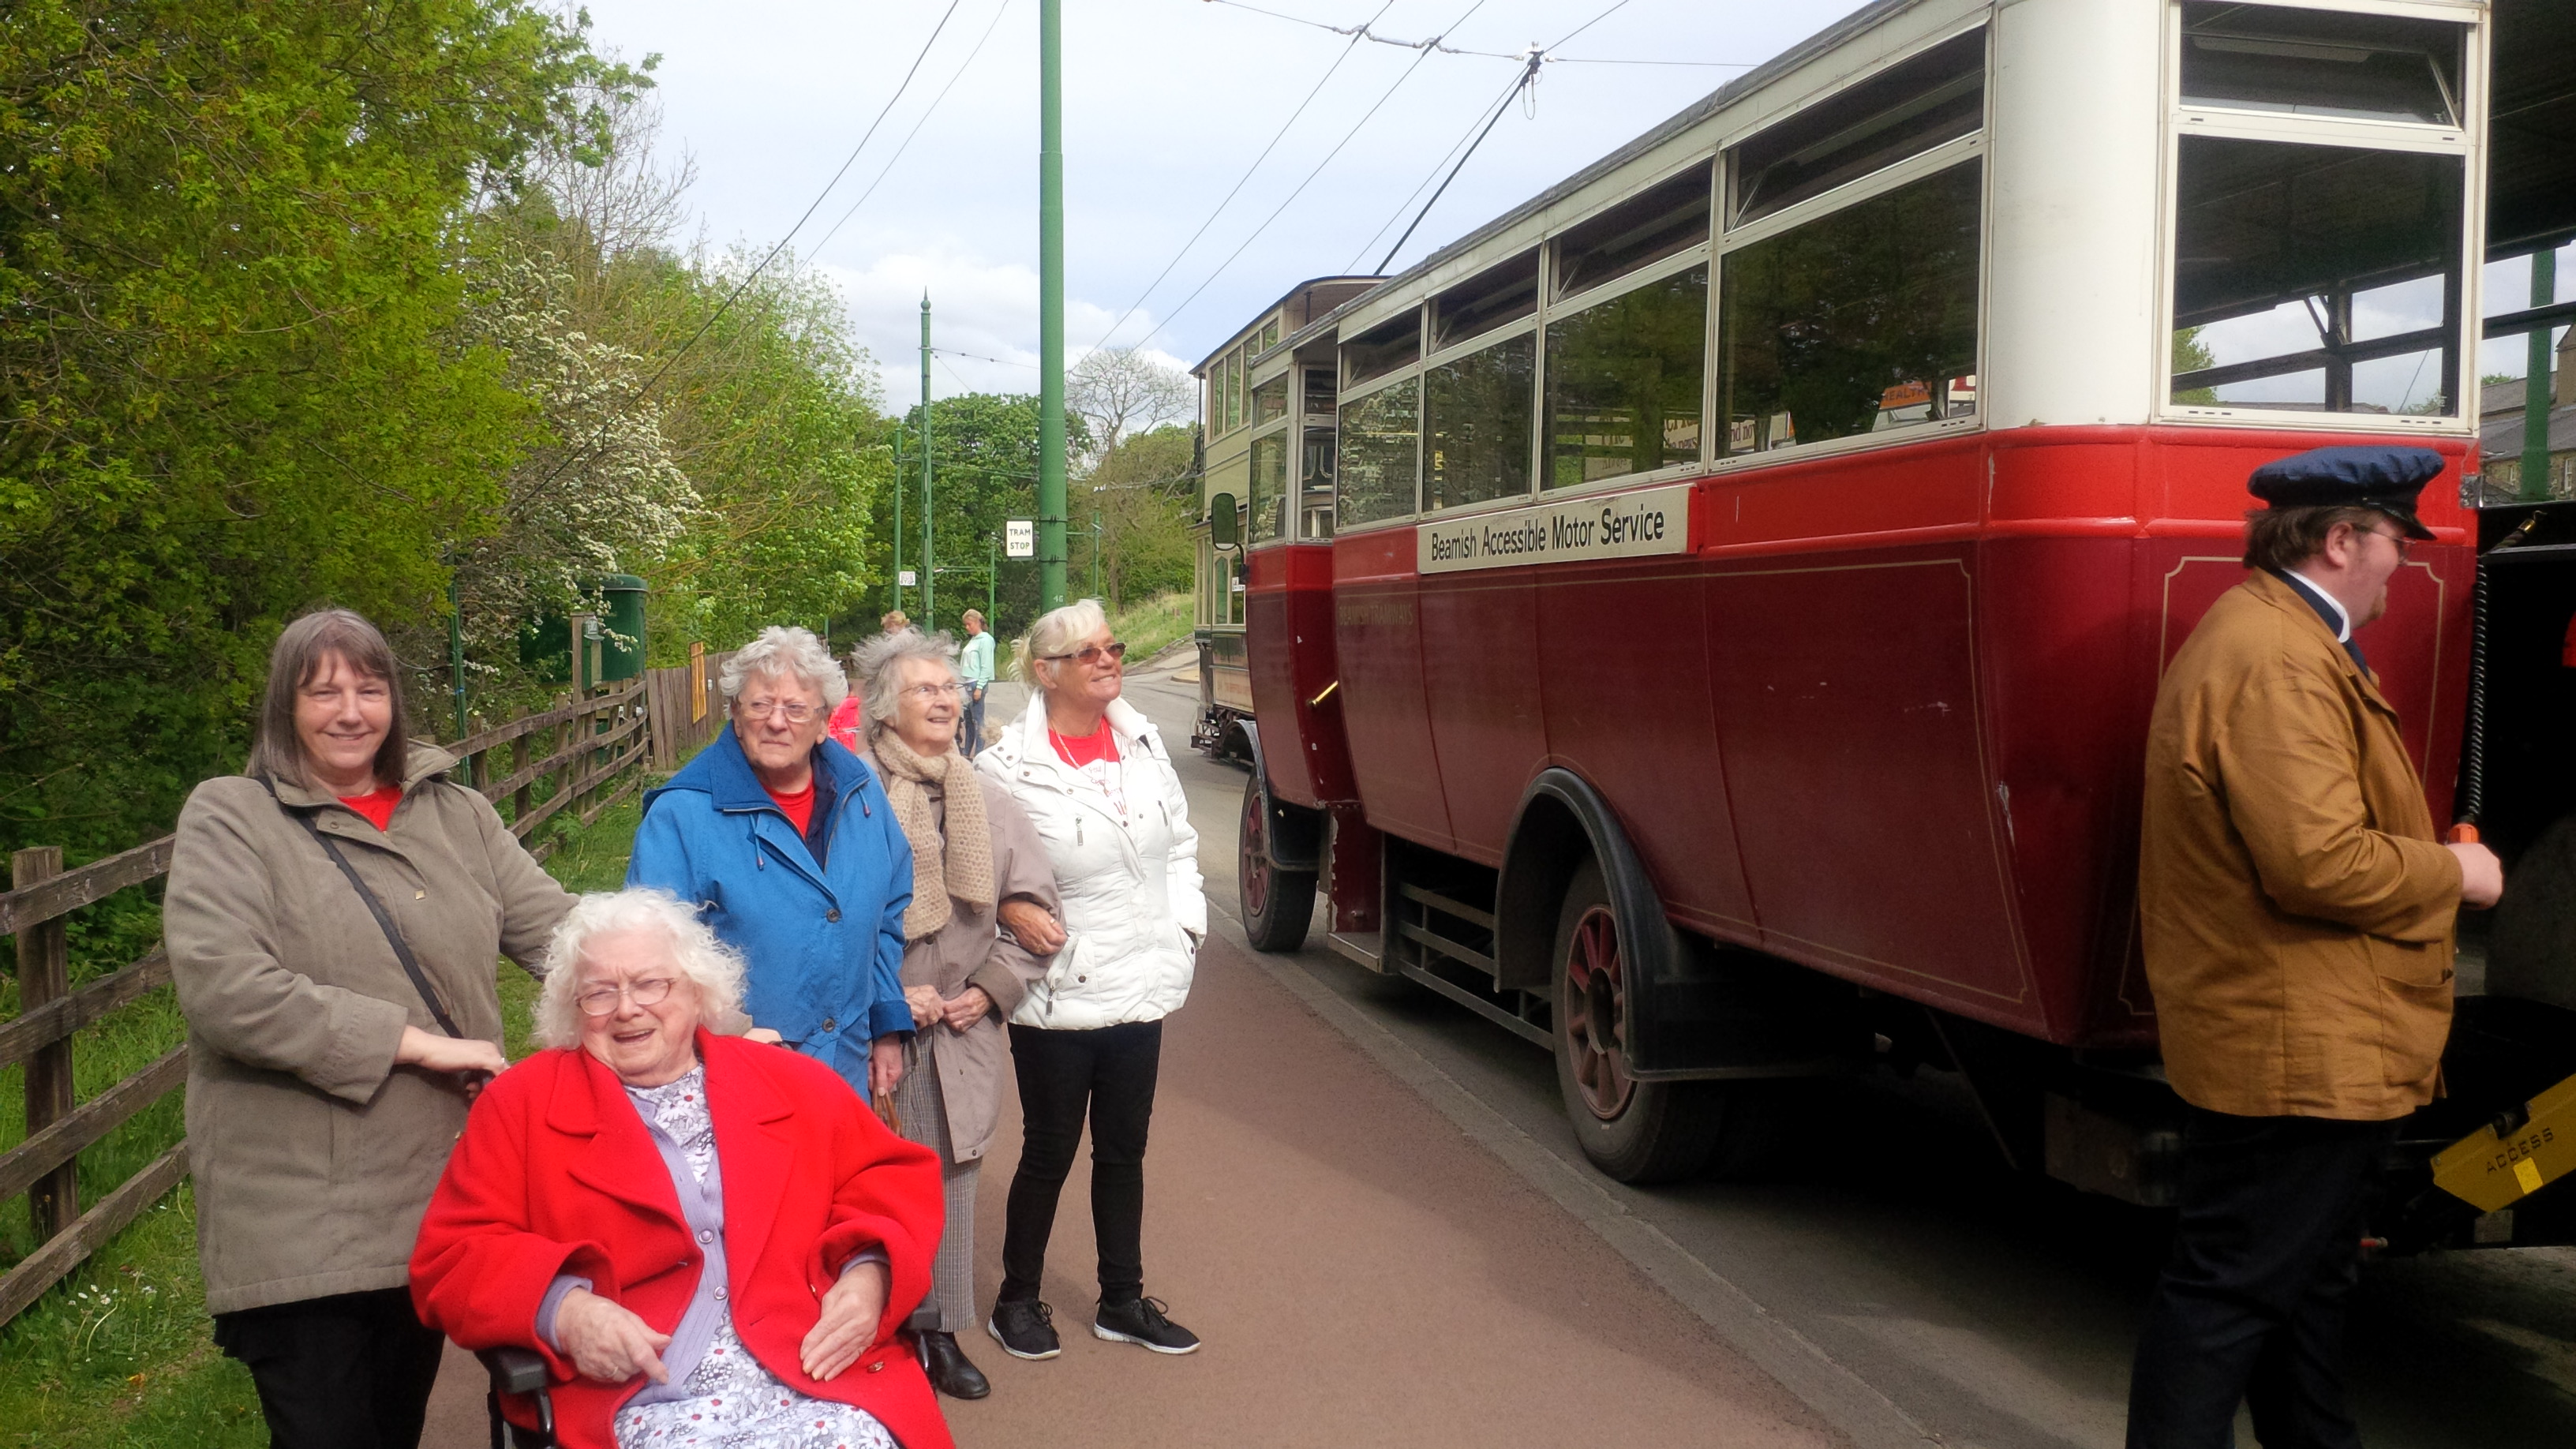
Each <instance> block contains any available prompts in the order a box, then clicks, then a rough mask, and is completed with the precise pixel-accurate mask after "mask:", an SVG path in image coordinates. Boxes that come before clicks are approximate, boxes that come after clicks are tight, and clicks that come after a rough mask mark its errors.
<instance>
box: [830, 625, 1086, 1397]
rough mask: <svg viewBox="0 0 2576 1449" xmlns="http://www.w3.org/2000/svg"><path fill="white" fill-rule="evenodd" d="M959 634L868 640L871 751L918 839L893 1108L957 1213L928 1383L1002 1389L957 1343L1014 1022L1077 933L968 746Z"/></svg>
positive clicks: (969, 1307)
mask: <svg viewBox="0 0 2576 1449" xmlns="http://www.w3.org/2000/svg"><path fill="white" fill-rule="evenodd" d="M956 653H957V647H956V645H955V644H953V643H951V642H950V641H949V638H948V636H947V635H945V634H937V635H924V634H922V633H920V632H918V631H916V630H911V629H902V630H897V631H895V632H893V633H890V634H885V635H881V636H880V637H878V638H876V639H873V640H870V641H869V642H868V643H867V644H866V645H865V646H863V647H862V648H861V649H860V650H859V655H858V669H859V677H860V680H861V688H862V690H863V691H864V700H865V709H866V713H867V720H868V735H867V752H866V759H867V761H868V765H869V767H870V768H871V769H873V770H875V771H876V774H877V778H878V780H879V781H880V782H882V783H883V784H884V786H885V792H886V799H887V801H888V802H889V803H890V804H891V805H892V806H893V807H894V812H895V819H896V821H897V822H898V823H899V824H901V825H902V827H903V833H904V836H905V838H906V839H907V840H908V841H909V842H910V844H911V846H912V869H913V879H912V905H911V906H910V908H909V909H907V910H906V912H905V914H904V923H903V932H904V941H905V947H904V956H903V987H904V999H905V1001H906V1003H907V1004H909V1005H910V1006H911V1007H912V1018H913V1024H914V1027H915V1031H914V1034H913V1039H912V1046H911V1052H912V1057H911V1059H910V1060H909V1061H907V1062H906V1064H905V1068H904V1074H903V1079H902V1083H901V1085H899V1086H898V1087H897V1088H896V1089H895V1107H896V1111H897V1114H898V1115H899V1116H901V1117H902V1119H903V1133H904V1135H905V1136H907V1137H909V1138H911V1139H912V1140H913V1141H915V1142H919V1143H921V1144H923V1145H924V1146H927V1147H930V1148H932V1149H934V1150H935V1151H937V1152H938V1153H939V1157H940V1164H941V1168H942V1176H943V1178H944V1180H945V1183H946V1188H947V1203H948V1224H947V1228H946V1231H945V1233H944V1234H943V1236H942V1237H941V1238H940V1242H939V1256H938V1259H937V1261H936V1262H935V1263H934V1264H933V1266H932V1269H931V1295H932V1299H933V1301H934V1302H935V1303H936V1304H937V1305H938V1308H939V1327H938V1329H937V1330H936V1331H934V1332H930V1333H926V1334H924V1335H923V1336H922V1349H923V1353H924V1356H925V1358H926V1359H927V1360H928V1364H929V1369H930V1381H931V1383H932V1385H933V1386H935V1387H936V1388H937V1389H938V1390H939V1391H940V1392H941V1393H944V1394H947V1395H949V1396H950V1397H952V1398H960V1399H980V1398H982V1397H984V1396H985V1395H986V1394H988V1393H990V1392H992V1386H991V1384H990V1383H989V1382H988V1381H987V1380H986V1379H985V1377H984V1375H983V1373H982V1372H981V1371H980V1370H978V1369H977V1368H976V1367H975V1365H974V1364H973V1363H972V1362H970V1361H969V1360H968V1359H967V1357H966V1355H965V1352H964V1351H963V1350H962V1349H960V1348H959V1347H958V1346H957V1334H958V1331H959V1330H960V1329H964V1328H968V1327H971V1326H972V1325H973V1324H974V1321H975V1181H976V1177H977V1175H978V1173H979V1171H980V1169H981V1168H982V1166H983V1159H984V1150H985V1148H986V1147H987V1146H989V1145H990V1144H991V1142H992V1138H993V1127H994V1124H995V1122H996V1121H997V1120H998V1119H999V1118H1000V1116H1001V1110H1002V1082H1003V1076H1004V1073H1005V1072H1006V1071H1007V1069H1008V1066H1009V1062H1010V1057H1011V1053H1010V1041H1009V1039H1008V1037H1006V1036H1005V1035H1004V1033H1003V1030H1002V1023H1003V1021H1004V1020H1006V1019H1007V1018H1008V1017H1009V1016H1010V1014H1011V1012H1012V1011H1013V1010H1015V1009H1017V1008H1018V1006H1019V1004H1020V1001H1021V998H1023V997H1024V996H1026V995H1027V994H1028V988H1029V984H1030V983H1031V982H1034V981H1036V980H1038V979H1039V978H1041V977H1043V976H1044V975H1045V974H1046V969H1047V958H1048V957H1050V956H1052V955H1053V954H1054V953H1055V951H1056V948H1057V947H1059V946H1061V945H1063V944H1064V932H1063V930H1062V929H1061V928H1060V927H1059V926H1058V925H1057V924H1056V893H1055V874H1054V872H1053V871H1052V870H1051V869H1050V868H1049V867H1048V865H1047V854H1046V846H1045V844H1044V843H1043V842H1041V841H1040V840H1039V839H1038V835H1037V831H1036V830H1035V829H1034V828H1032V827H1031V826H1030V824H1029V820H1028V817H1027V816H1026V815H1024V814H1022V813H1021V811H1020V807H1019V805H1018V804H1017V803H1016V802H1014V801H1013V800H1012V798H1011V796H1010V792H1009V791H1007V790H1005V789H1003V788H1002V787H1001V785H999V784H998V783H996V782H994V781H992V780H990V779H986V778H984V777H982V776H979V775H978V774H976V773H975V768H974V766H973V765H972V764H971V763H969V762H968V760H967V758H966V756H965V755H963V754H961V753H959V752H958V750H957V748H956V743H957V722H958V720H959V718H960V717H961V716H962V715H963V714H964V712H965V707H964V699H963V695H962V692H961V689H960V686H959V683H958V677H957V670H956Z"/></svg>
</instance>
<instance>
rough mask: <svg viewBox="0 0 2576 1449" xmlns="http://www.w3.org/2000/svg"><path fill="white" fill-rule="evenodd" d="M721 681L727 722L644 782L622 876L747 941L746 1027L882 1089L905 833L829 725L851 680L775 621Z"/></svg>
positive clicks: (893, 1077) (893, 1052) (741, 944)
mask: <svg viewBox="0 0 2576 1449" xmlns="http://www.w3.org/2000/svg"><path fill="white" fill-rule="evenodd" d="M717 685H718V687H719V688H720V689H722V690H723V692H724V696H725V699H726V701H727V707H728V713H729V716H730V718H729V721H728V723H727V726H726V728H725V730H724V731H723V732H722V733H720V734H718V735H717V736H716V737H715V739H714V740H713V741H712V742H710V743H709V744H708V745H707V747H706V748H705V749H703V750H700V751H699V752H698V754H697V756H696V758H694V759H692V760H690V761H689V763H688V764H687V765H685V766H683V767H682V768H681V770H680V773H678V774H676V775H674V776H672V777H671V779H670V781H669V783H667V784H665V785H663V786H661V787H660V788H658V789H656V790H653V791H651V792H650V793H648V794H646V795H645V797H644V820H643V823H642V824H641V825H639V826H637V827H636V831H635V854H634V856H633V858H632V859H631V860H630V861H629V862H628V865H627V869H626V883H627V885H629V886H635V887H652V888H656V889H660V890H666V891H669V892H670V893H671V894H673V895H675V896H677V897H679V898H680V899H681V900H684V901H688V902H691V903H692V904H694V905H695V906H696V907H697V908H698V910H699V911H700V912H702V913H703V914H704V915H705V916H706V919H707V923H708V925H710V926H712V927H713V928H714V929H715V933H716V935H717V936H718V937H720V938H722V939H723V940H724V942H725V943H726V944H727V945H729V946H732V947H733V948H734V949H736V950H738V951H740V952H741V953H742V954H743V958H744V959H745V960H746V961H747V962H748V963H749V973H750V974H749V976H748V978H747V983H746V986H745V988H744V992H743V1006H744V1009H745V1010H747V1011H749V1012H750V1013H751V1021H752V1025H753V1026H754V1027H755V1028H759V1029H761V1030H764V1031H774V1032H776V1033H777V1034H778V1036H779V1037H780V1038H781V1039H783V1040H784V1041H785V1042H786V1043H787V1044H788V1045H790V1046H793V1047H794V1048H796V1049H797V1050H798V1051H801V1052H803V1053H805V1054H806V1055H807V1056H810V1057H813V1058H815V1059H816V1060H818V1061H822V1062H824V1063H827V1064H828V1065H830V1066H831V1067H833V1068H834V1069H835V1070H837V1071H838V1072H840V1074H841V1075H842V1076H843V1077H844V1078H846V1079H847V1080H848V1081H849V1082H850V1083H851V1084H852V1085H853V1086H854V1087H856V1088H858V1089H859V1091H861V1092H862V1093H864V1094H869V1095H884V1094H887V1093H891V1092H892V1091H893V1090H894V1087H895V1083H896V1081H897V1080H898V1079H899V1078H901V1077H902V1075H903V1052H904V1043H903V1038H904V1036H905V1035H906V1034H908V1033H909V1032H910V1031H911V1030H912V1012H911V1010H910V1009H909V1008H907V1007H906V1006H905V1005H904V1002H903V984H902V982H901V980H900V973H901V971H902V967H903V913H904V908H905V907H906V906H908V905H909V904H911V901H912V847H911V846H910V845H908V844H906V843H905V841H904V838H903V830H902V828H901V827H900V826H899V825H898V824H897V823H896V822H895V818H894V813H893V812H892V811H890V810H888V809H887V808H886V802H885V797H884V794H883V792H882V791H880V790H879V789H878V786H877V783H876V779H875V777H874V776H872V775H870V774H869V773H868V768H867V766H866V765H864V764H862V763H860V761H859V757H858V756H856V755H854V754H851V753H850V752H849V751H848V750H846V749H843V748H842V747H841V746H839V745H837V744H835V743H833V742H832V741H830V740H828V739H826V738H824V729H825V725H826V722H827V721H828V720H829V719H830V717H831V709H832V706H833V705H836V704H838V703H840V702H841V700H842V699H843V698H844V697H845V696H846V695H847V694H848V692H849V687H850V686H849V680H848V679H847V678H846V677H845V676H844V675H843V674H842V673H841V668H840V666H839V665H837V664H835V663H833V662H832V656H831V655H830V654H828V653H826V652H825V651H824V648H823V645H822V643H821V641H819V640H817V639H816V638H815V637H814V636H813V634H811V633H810V632H808V631H806V630H804V629H796V628H783V627H775V626H773V627H771V628H768V629H764V630H762V631H761V632H760V637H758V638H756V639H754V640H752V641H751V642H750V643H749V644H746V645H744V646H743V647H742V649H741V650H740V651H739V652H737V653H736V654H735V655H734V656H733V657H732V658H731V659H729V660H727V661H725V666H724V672H723V673H722V675H720V676H719V677H718V680H717Z"/></svg>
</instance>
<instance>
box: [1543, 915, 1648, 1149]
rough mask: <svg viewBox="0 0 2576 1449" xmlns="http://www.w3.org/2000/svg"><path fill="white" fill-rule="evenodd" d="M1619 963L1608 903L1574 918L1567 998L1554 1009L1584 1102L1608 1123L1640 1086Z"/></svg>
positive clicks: (1614, 919)
mask: <svg viewBox="0 0 2576 1449" xmlns="http://www.w3.org/2000/svg"><path fill="white" fill-rule="evenodd" d="M1621 965H1622V963H1621V959H1620V954H1619V922H1618V918H1617V917H1615V916H1613V915H1611V913H1610V908H1609V907H1608V906H1594V907H1593V908H1592V909H1591V910H1589V911H1586V912H1585V913H1584V915H1583V919H1581V920H1580V921H1577V922H1575V925H1574V941H1573V944H1572V946H1571V947H1570V948H1569V949H1568V950H1567V952H1566V957H1565V989H1564V993H1563V995H1564V999H1563V1000H1562V1001H1559V1002H1558V1003H1557V1008H1556V1009H1557V1011H1558V1012H1559V1013H1560V1014H1561V1015H1562V1016H1563V1017H1564V1020H1565V1039H1566V1050H1567V1051H1568V1052H1569V1053H1570V1054H1571V1060H1572V1064H1573V1067H1574V1082H1575V1085H1576V1086H1577V1087H1578V1088H1580V1089H1581V1090H1582V1093H1583V1105H1584V1106H1586V1107H1588V1108H1590V1109H1591V1110H1592V1115H1593V1116H1595V1117H1598V1118H1600V1119H1601V1120H1602V1121H1604V1122H1607V1121H1609V1120H1611V1119H1612V1118H1614V1117H1617V1116H1618V1115H1619V1114H1620V1113H1622V1112H1625V1111H1627V1110H1628V1099H1629V1098H1630V1097H1632V1096H1634V1095H1636V1090H1637V1082H1636V1079H1635V1078H1634V1077H1631V1076H1629V1075H1628V1045H1627V1041H1626V1038H1625V1037H1624V1036H1623V1035H1622V1033H1621V1029H1620V1023H1621V1022H1623V1021H1625V1020H1626V1019H1627V1012H1626V1006H1627V997H1628V987H1627V979H1626V975H1625V973H1624V972H1623V971H1622V969H1621Z"/></svg>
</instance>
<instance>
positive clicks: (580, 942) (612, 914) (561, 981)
mask: <svg viewBox="0 0 2576 1449" xmlns="http://www.w3.org/2000/svg"><path fill="white" fill-rule="evenodd" d="M635 931H640V932H648V933H652V934H657V935H660V936H661V937H662V938H663V939H665V940H667V941H669V942H670V944H671V964H672V965H673V966H675V967H678V968H679V971H680V974H681V975H682V976H685V977H687V978H688V979H689V980H690V981H691V982H692V983H693V984H695V985H696V987H697V988H698V1021H699V1024H700V1025H703V1026H705V1027H706V1028H707V1029H708V1030H710V1031H713V1030H716V1029H718V1027H719V1026H720V1024H722V1023H724V1022H726V1021H728V1020H730V1019H731V1018H732V1017H734V1016H735V1015H737V1014H739V1013H740V1012H741V1010H742V971H743V962H742V955H741V953H740V952H737V951H736V950H734V949H733V948H732V947H731V946H728V945H726V944H725V943H724V942H722V941H720V940H717V939H716V933H715V932H714V930H712V929H711V928H709V927H708V925H707V923H706V922H704V921H702V920H699V919H698V913H697V912H696V911H693V910H691V909H690V908H689V907H688V906H687V905H685V904H683V903H682V902H681V900H680V898H679V897H678V896H675V895H673V894H671V893H670V892H669V891H665V890H651V889H646V888H642V887H637V888H633V889H628V890H622V891H594V892H592V893H591V894H589V895H586V896H583V897H582V898H581V899H580V900H577V901H575V902H573V907H572V909H571V910H570V911H568V912H566V913H565V914H564V918H563V920H562V921H561V922H559V923H558V924H557V925H556V926H555V934H554V938H553V939H552V940H550V941H548V942H547V943H546V961H545V976H546V984H545V987H544V989H543V990H541V991H540V992H539V993H538V994H537V1010H536V1018H537V1022H536V1026H537V1041H538V1042H539V1043H540V1044H542V1045H545V1046H550V1047H569V1046H578V1045H580V1043H581V1007H580V1005H579V1004H578V1003H576V1002H575V1001H574V1000H573V998H574V997H575V996H577V995H579V994H580V992H581V957H582V953H583V952H584V951H586V950H588V949H589V947H590V943H591V941H592V940H594V939H595V938H597V937H600V936H618V935H624V934H626V933H628V932H635Z"/></svg>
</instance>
